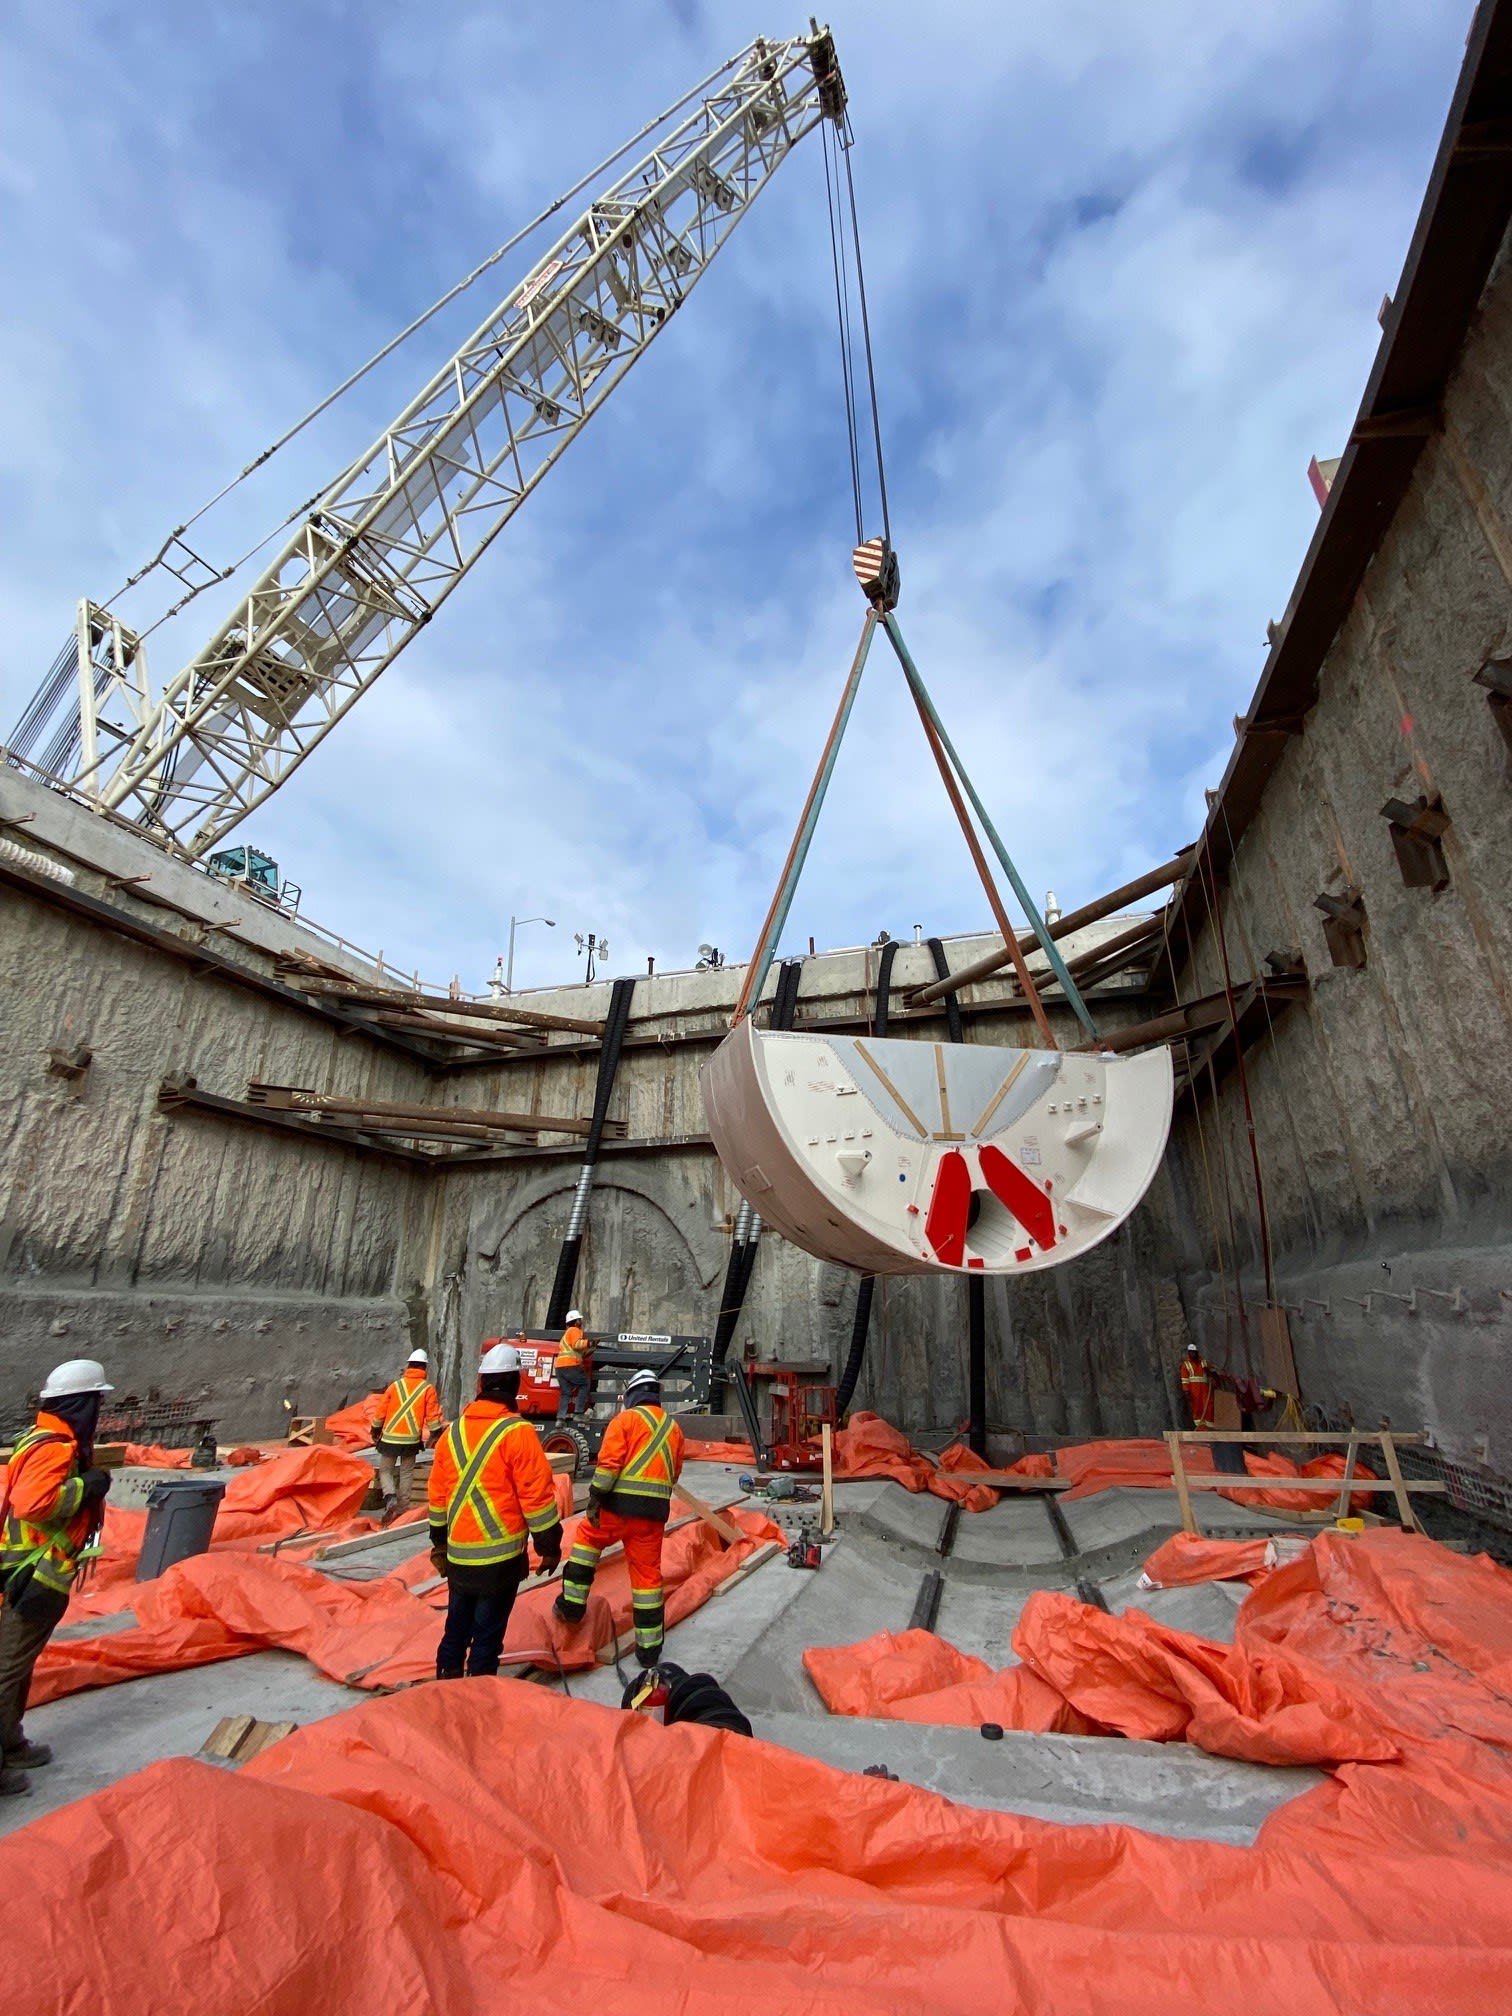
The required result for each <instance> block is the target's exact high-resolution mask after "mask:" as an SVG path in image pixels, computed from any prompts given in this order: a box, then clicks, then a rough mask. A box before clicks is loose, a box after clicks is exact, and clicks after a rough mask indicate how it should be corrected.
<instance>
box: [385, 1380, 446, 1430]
mask: <svg viewBox="0 0 1512 2016" xmlns="http://www.w3.org/2000/svg"><path fill="white" fill-rule="evenodd" d="M440 1426H441V1402H440V1400H439V1399H438V1398H437V1395H436V1389H435V1387H434V1386H432V1384H431V1382H430V1381H429V1379H427V1378H426V1376H425V1374H424V1373H423V1372H422V1371H421V1370H420V1368H419V1367H418V1366H416V1367H415V1368H414V1369H413V1370H411V1369H410V1368H409V1367H408V1366H406V1367H405V1369H404V1371H402V1372H401V1373H400V1374H399V1377H398V1378H397V1379H396V1380H395V1381H394V1383H393V1385H392V1386H390V1387H389V1388H388V1390H387V1391H386V1392H385V1394H384V1396H383V1402H382V1405H381V1406H380V1407H379V1410H378V1432H379V1433H380V1434H381V1435H382V1437H383V1439H384V1441H385V1442H386V1443H388V1445H389V1447H390V1448H391V1449H418V1448H419V1446H420V1444H421V1443H422V1442H423V1441H424V1440H425V1438H426V1436H427V1435H428V1434H429V1433H430V1431H431V1430H432V1429H433V1428H439V1427H440Z"/></svg>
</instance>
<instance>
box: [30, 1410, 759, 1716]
mask: <svg viewBox="0 0 1512 2016" xmlns="http://www.w3.org/2000/svg"><path fill="white" fill-rule="evenodd" d="M294 1453H296V1454H298V1455H305V1456H326V1457H330V1456H336V1457H337V1458H338V1460H342V1461H349V1460H350V1459H349V1458H341V1457H340V1454H339V1452H338V1451H334V1450H330V1449H315V1450H302V1451H297V1452H294ZM254 1474H255V1473H254ZM237 1481H238V1482H241V1481H242V1480H240V1479H238V1480H237ZM247 1481H248V1482H249V1483H250V1482H251V1481H252V1479H251V1478H249V1479H248V1480H247ZM569 1488H570V1487H569ZM128 1516H130V1515H128ZM138 1516H140V1515H138ZM418 1516H419V1515H417V1517H418ZM729 1516H730V1517H731V1518H732V1519H734V1520H735V1522H736V1523H737V1525H739V1526H740V1527H741V1529H742V1532H743V1535H744V1537H743V1538H742V1539H741V1540H739V1541H737V1542H735V1543H733V1544H732V1545H730V1546H729V1547H725V1546H724V1545H723V1544H722V1543H721V1542H720V1540H719V1539H718V1538H717V1536H716V1535H715V1534H714V1533H713V1532H712V1530H711V1529H710V1528H709V1527H708V1526H706V1525H705V1524H704V1523H703V1521H702V1520H695V1521H692V1522H690V1523H689V1524H688V1525H686V1526H682V1527H679V1528H678V1529H677V1531H676V1532H673V1533H669V1534H668V1535H667V1538H666V1541H665V1544H664V1547H663V1550H662V1574H663V1578H664V1581H665V1585H666V1590H667V1598H666V1615H667V1623H668V1625H669V1626H670V1625H673V1624H676V1623H679V1622H681V1620H682V1619H683V1618H684V1617H687V1616H690V1615H691V1614H692V1612H693V1611H694V1610H696V1609H697V1608H698V1607H699V1606H700V1604H702V1603H703V1602H704V1601H705V1600H706V1598H707V1597H708V1596H709V1594H710V1593H711V1591H712V1590H713V1589H714V1588H715V1587H717V1585H718V1584H719V1583H720V1582H722V1581H723V1580H724V1579H725V1577H726V1576H727V1575H732V1574H733V1573H734V1572H735V1570H736V1569H737V1568H738V1567H740V1565H741V1564H742V1562H744V1561H745V1560H747V1559H748V1558H749V1557H750V1555H751V1554H752V1553H753V1552H754V1551H755V1549H756V1548H757V1547H758V1546H760V1545H761V1544H762V1542H763V1541H766V1540H773V1539H781V1538H782V1537H783V1536H782V1533H781V1530H780V1529H779V1528H778V1527H777V1526H775V1525H774V1524H773V1523H772V1521H771V1520H769V1519H767V1518H765V1517H764V1516H763V1515H762V1514H760V1513H755V1512H746V1511H743V1510H741V1509H740V1508H739V1507H734V1508H732V1509H731V1512H730V1515H729ZM572 1530H573V1528H572V1525H571V1524H569V1526H568V1529H567V1545H568V1546H569V1547H570V1546H571V1534H572ZM435 1581H436V1576H435V1571H434V1569H433V1568H432V1566H431V1560H430V1554H429V1552H428V1550H422V1551H421V1552H420V1553H419V1554H418V1555H416V1556H413V1557H412V1558H410V1559H408V1560H406V1561H404V1562H402V1563H401V1564H399V1565H398V1566H397V1567H396V1568H395V1569H394V1570H393V1571H392V1572H391V1573H390V1574H388V1575H384V1576H381V1577H379V1578H378V1579H377V1580H375V1581H372V1582H341V1581H334V1580H332V1579H331V1577H329V1576H327V1575H323V1574H321V1573H320V1572H319V1571H318V1570H316V1569H314V1568H311V1567H309V1566H306V1565H305V1564H303V1563H301V1562H299V1561H298V1560H295V1559H292V1558H290V1556H289V1555H288V1554H283V1553H281V1554H278V1555H262V1554H256V1553H251V1554H249V1553H247V1552H244V1551H242V1552H238V1551H236V1550H234V1549H225V1550H223V1549H221V1548H216V1549H215V1550H214V1551H212V1552H211V1553H209V1554H200V1555H196V1556H194V1557H193V1558H192V1559H190V1560H188V1561H181V1562H179V1563H178V1565H177V1566H176V1567H173V1568H170V1569H169V1570H168V1572H167V1574H166V1575H161V1576H159V1577H158V1578H157V1579H156V1580H155V1581H152V1582H145V1583H141V1584H127V1585H126V1586H125V1587H123V1588H119V1589H117V1590H115V1591H113V1592H107V1593H105V1594H104V1595H103V1596H102V1597H100V1598H98V1599H95V1600H94V1601H90V1600H89V1599H87V1598H86V1599H84V1600H83V1601H82V1602H81V1603H80V1604H79V1605H78V1606H76V1608H75V1609H71V1610H70V1613H69V1615H70V1621H75V1620H76V1618H77V1616H78V1615H80V1614H82V1615H84V1616H88V1615H91V1614H102V1613H105V1612H109V1611H111V1610H121V1609H129V1610H130V1611H131V1612H132V1613H133V1615H134V1616H135V1618H136V1620H137V1621H136V1623H135V1625H133V1626H129V1627H127V1628H126V1629H124V1630H119V1631H110V1632H105V1633H102V1634H101V1635H100V1636H98V1637H95V1638H71V1639H61V1640H60V1639H54V1640H53V1642H52V1643H51V1644H50V1645H49V1646H48V1647H47V1648H46V1650H45V1651H44V1652H43V1654H42V1657H41V1659H40V1660H39V1661H38V1664H37V1670H36V1674H35V1677H34V1678H33V1681H32V1688H31V1694H30V1697H29V1699H30V1703H31V1705H32V1706H37V1705H39V1704H40V1703H42V1702H44V1701H52V1700H55V1699H57V1698H58V1697H59V1696H60V1695H64V1694H72V1693H75V1692H77V1691H78V1690H79V1689H81V1688H85V1687H107V1686H110V1685H112V1684H113V1683H114V1682H116V1681H120V1680H132V1679H136V1678H138V1677H139V1676H140V1675H142V1674H147V1673H166V1672H176V1671H178V1670H179V1669H180V1668H182V1667H186V1666H202V1665H208V1664H211V1663H213V1662H214V1661H216V1660H219V1659H234V1658H236V1657H238V1656H239V1655H241V1654H243V1653H247V1652H260V1651H264V1650H266V1649H268V1648H270V1647H276V1648H279V1649H281V1650H287V1651H293V1652H299V1653H302V1654H303V1655H304V1657H305V1658H307V1659H308V1660H310V1662H311V1663H312V1664H313V1665H315V1666H318V1667H319V1668H320V1670H321V1671H322V1672H323V1673H325V1674H326V1675H327V1676H328V1677H329V1678H331V1679H333V1680H342V1681H345V1682H346V1683H347V1684H348V1685H349V1686H362V1687H394V1686H402V1685H405V1684H406V1683H408V1682H410V1681H413V1680H420V1679H425V1678H428V1677H429V1676H430V1675H432V1674H433V1673H434V1672H435V1666H436V1641H437V1639H438V1638H439V1637H440V1616H439V1612H441V1611H442V1610H444V1609H445V1607H446V1589H445V1586H444V1584H440V1583H437V1586H436V1587H435V1588H434V1589H429V1590H427V1591H426V1592H425V1594H424V1595H416V1594H413V1593H412V1591H413V1590H414V1589H415V1587H416V1586H417V1585H420V1584H423V1583H425V1582H435ZM556 1593H557V1592H556V1587H555V1585H554V1584H546V1585H544V1586H543V1587H541V1588H539V1589H535V1590H527V1591H526V1592H525V1593H524V1594H523V1595H522V1596H521V1597H520V1599H519V1601H518V1602H517V1603H516V1605H515V1607H514V1611H513V1613H512V1614H511V1617H510V1620H509V1632H508V1635H507V1637H506V1639H505V1642H504V1656H505V1658H506V1660H511V1659H512V1660H514V1661H516V1662H520V1663H524V1662H525V1661H526V1659H527V1656H528V1655H529V1654H531V1653H535V1654H536V1655H537V1662H536V1663H539V1664H541V1665H542V1666H544V1667H546V1668H547V1669H548V1670H555V1669H556V1668H557V1667H559V1666H560V1667H563V1668H566V1669H567V1670H569V1671H570V1670H571V1669H573V1668H574V1667H582V1666H591V1665H593V1664H594V1663H595V1659H596V1655H597V1650H598V1648H599V1647H600V1646H601V1645H605V1644H608V1643H609V1642H610V1641H611V1640H612V1639H614V1638H616V1637H617V1636H618V1635H619V1634H620V1633H622V1632H623V1631H625V1630H626V1629H627V1628H628V1626H629V1624H630V1616H631V1605H630V1581H629V1573H628V1570H627V1568H626V1565H625V1562H624V1560H623V1558H622V1557H615V1558H613V1559H610V1560H606V1561H604V1562H603V1563H602V1564H601V1566H600V1569H599V1573H598V1576H597V1578H596V1580H595V1582H594V1587H593V1598H592V1601H591V1603H590V1606H589V1611H588V1615H587V1618H586V1620H585V1621H584V1623H583V1624H582V1625H580V1626H578V1627H576V1628H574V1629H572V1630H568V1629H566V1628H565V1627H564V1626H563V1625H562V1623H561V1622H560V1620H559V1619H556V1618H554V1617H552V1616H551V1614H550V1610H551V1603H552V1601H553V1599H554V1598H555V1596H556Z"/></svg>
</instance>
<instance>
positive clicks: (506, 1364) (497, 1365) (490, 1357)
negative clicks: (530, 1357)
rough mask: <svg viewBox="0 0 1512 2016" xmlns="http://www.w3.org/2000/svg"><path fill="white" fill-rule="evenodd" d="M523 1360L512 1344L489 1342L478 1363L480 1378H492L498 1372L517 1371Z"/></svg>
mask: <svg viewBox="0 0 1512 2016" xmlns="http://www.w3.org/2000/svg"><path fill="white" fill-rule="evenodd" d="M522 1363H523V1360H522V1359H521V1357H520V1354H519V1352H518V1351H516V1349H515V1347H514V1346H513V1344H491V1345H490V1346H489V1348H488V1349H487V1350H486V1351H485V1352H484V1353H483V1357H482V1359H481V1361H480V1363H479V1365H478V1377H479V1378H480V1379H492V1378H493V1377H494V1375H495V1374H496V1373H499V1372H518V1371H519V1369H520V1366H521V1364H522Z"/></svg>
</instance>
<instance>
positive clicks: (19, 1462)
mask: <svg viewBox="0 0 1512 2016" xmlns="http://www.w3.org/2000/svg"><path fill="white" fill-rule="evenodd" d="M78 1456H79V1445H78V1442H77V1441H76V1440H75V1438H74V1433H73V1430H72V1429H71V1428H70V1427H69V1425H68V1423H67V1422H66V1421H61V1420H59V1418H58V1416H57V1415H56V1414H48V1413H46V1412H43V1413H41V1414H39V1415H38V1416H37V1423H36V1426H35V1427H34V1428H28V1429H27V1431H26V1433H25V1434H24V1435H23V1436H22V1437H21V1438H20V1440H19V1441H18V1442H17V1444H16V1446H15V1448H14V1449H13V1450H12V1452H11V1459H10V1468H9V1470H8V1471H7V1473H6V1480H5V1506H6V1513H5V1531H4V1536H3V1538H0V1575H3V1576H5V1577H6V1578H7V1579H8V1578H9V1577H10V1576H11V1575H13V1574H14V1573H15V1571H16V1570H17V1569H18V1568H26V1567H30V1568H31V1570H32V1573H33V1576H34V1578H35V1580H36V1581H37V1582H38V1583H40V1584H41V1586H42V1587H43V1588H45V1589H51V1590H54V1591H55V1592H56V1593H57V1594H59V1595H62V1596H66V1595H67V1594H68V1592H69V1590H70V1589H72V1587H73V1583H74V1577H75V1576H76V1575H77V1574H78V1572H79V1556H80V1555H81V1554H82V1553H83V1551H84V1548H85V1546H86V1544H87V1543H88V1540H89V1530H90V1525H91V1520H90V1516H89V1513H88V1512H87V1511H86V1510H85V1509H84V1479H83V1477H82V1476H81V1475H80V1474H79V1464H78Z"/></svg>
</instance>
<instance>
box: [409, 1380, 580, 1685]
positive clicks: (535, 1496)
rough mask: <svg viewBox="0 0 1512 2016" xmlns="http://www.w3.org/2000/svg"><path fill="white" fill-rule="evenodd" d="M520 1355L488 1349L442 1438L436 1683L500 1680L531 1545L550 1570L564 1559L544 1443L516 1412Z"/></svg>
mask: <svg viewBox="0 0 1512 2016" xmlns="http://www.w3.org/2000/svg"><path fill="white" fill-rule="evenodd" d="M520 1364H521V1360H520V1354H519V1352H518V1351H517V1350H516V1349H515V1347H514V1346H513V1345H512V1344H494V1345H491V1346H490V1348H489V1349H488V1350H487V1351H485V1352H484V1353H483V1359H482V1362H481V1364H480V1365H479V1367H478V1397H477V1399H476V1400H471V1401H469V1402H468V1404H467V1405H466V1406H465V1407H464V1408H463V1409H462V1412H461V1413H460V1414H459V1415H458V1416H457V1418H456V1420H455V1421H453V1423H452V1424H451V1426H450V1428H448V1429H447V1431H446V1433H445V1434H444V1435H443V1436H442V1437H441V1440H440V1443H439V1444H438V1445H437V1448H436V1461H435V1463H434V1465H433V1467H432V1469H431V1479H430V1537H431V1560H432V1562H433V1563H434V1565H435V1568H436V1572H437V1573H438V1574H440V1575H444V1576H445V1577H446V1580H447V1585H448V1589H449V1592H450V1593H449V1595H448V1599H447V1605H446V1629H445V1630H444V1631H443V1632H442V1634H441V1643H440V1645H439V1646H438V1647H437V1649H436V1678H437V1679H438V1680H458V1679H460V1678H461V1677H462V1675H463V1673H464V1671H465V1672H466V1673H467V1674H468V1675H469V1677H471V1678H474V1679H476V1678H479V1677H481V1676H485V1675H490V1674H494V1673H497V1672H498V1670H499V1654H500V1652H501V1651H502V1650H503V1647H504V1633H505V1631H506V1629H507V1628H508V1625H509V1613H510V1611H511V1610H512V1609H513V1608H514V1600H515V1596H516V1594H517V1592H518V1590H519V1587H520V1584H521V1583H522V1582H523V1581H524V1579H525V1570H526V1565H527V1556H526V1541H527V1536H528V1537H529V1538H530V1539H533V1540H534V1541H535V1545H536V1552H537V1553H538V1554H539V1555H540V1557H541V1563H542V1565H543V1566H544V1567H546V1568H555V1567H556V1566H557V1564H558V1563H559V1562H560V1560H561V1558H562V1519H561V1514H560V1513H559V1512H558V1511H557V1501H556V1484H555V1481H554V1480H553V1478H552V1474H551V1465H550V1463H549V1462H548V1461H547V1459H546V1452H545V1450H544V1449H543V1448H542V1447H541V1444H540V1439H539V1438H538V1436H537V1435H536V1432H535V1430H534V1429H533V1428H532V1427H531V1426H530V1423H529V1422H528V1421H526V1420H523V1419H522V1418H521V1416H520V1415H519V1414H517V1413H516V1412H515V1402H516V1401H517V1400H518V1399H519V1397H520Z"/></svg>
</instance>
